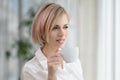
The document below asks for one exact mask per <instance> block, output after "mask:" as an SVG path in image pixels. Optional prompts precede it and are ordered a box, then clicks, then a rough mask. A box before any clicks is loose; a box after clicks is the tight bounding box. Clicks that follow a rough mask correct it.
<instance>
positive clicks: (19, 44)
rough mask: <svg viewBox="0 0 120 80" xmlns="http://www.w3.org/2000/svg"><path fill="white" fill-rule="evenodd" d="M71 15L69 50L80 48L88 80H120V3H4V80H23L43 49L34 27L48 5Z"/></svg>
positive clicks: (0, 65) (0, 66)
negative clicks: (36, 40)
mask: <svg viewBox="0 0 120 80" xmlns="http://www.w3.org/2000/svg"><path fill="white" fill-rule="evenodd" d="M47 1H49V2H56V3H58V4H60V5H62V6H63V7H64V8H65V9H66V10H67V12H68V14H69V15H70V23H69V26H70V35H69V37H68V38H69V39H68V42H67V44H66V45H67V46H78V47H79V48H80V61H81V64H82V68H83V75H84V80H120V76H119V75H120V62H119V61H120V36H119V34H120V0H0V80H20V74H21V70H22V66H23V65H24V63H25V62H26V61H28V60H29V59H31V58H32V57H33V56H34V52H35V51H36V49H37V48H38V47H39V46H38V45H36V44H34V43H33V42H32V40H31V23H32V20H33V17H34V15H35V12H36V11H37V9H38V8H39V7H40V6H41V5H42V4H43V3H45V2H47Z"/></svg>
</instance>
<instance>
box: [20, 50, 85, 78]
mask: <svg viewBox="0 0 120 80" xmlns="http://www.w3.org/2000/svg"><path fill="white" fill-rule="evenodd" d="M63 66H64V68H63V69H61V68H59V69H58V71H57V80H68V79H69V80H83V74H82V68H81V64H80V61H79V58H78V59H77V60H76V61H75V62H73V63H66V62H65V61H63ZM47 76H48V68H47V58H46V57H45V56H44V55H43V53H42V51H41V50H40V49H38V50H37V51H36V53H35V57H33V58H32V59H31V60H30V61H28V62H26V64H25V65H24V67H23V71H22V80H48V79H47Z"/></svg>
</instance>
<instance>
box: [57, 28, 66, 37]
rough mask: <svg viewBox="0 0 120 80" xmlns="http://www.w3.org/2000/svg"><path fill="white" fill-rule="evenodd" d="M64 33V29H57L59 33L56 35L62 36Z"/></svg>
mask: <svg viewBox="0 0 120 80" xmlns="http://www.w3.org/2000/svg"><path fill="white" fill-rule="evenodd" d="M64 35H65V31H64V29H59V33H58V36H60V37H62V36H64Z"/></svg>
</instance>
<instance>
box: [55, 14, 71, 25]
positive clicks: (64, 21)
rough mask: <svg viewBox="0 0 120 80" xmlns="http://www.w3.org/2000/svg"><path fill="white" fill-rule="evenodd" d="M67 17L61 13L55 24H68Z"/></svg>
mask: <svg viewBox="0 0 120 80" xmlns="http://www.w3.org/2000/svg"><path fill="white" fill-rule="evenodd" d="M68 21H69V20H68V17H67V15H66V14H62V15H60V16H59V17H58V18H57V19H56V21H55V25H64V24H68Z"/></svg>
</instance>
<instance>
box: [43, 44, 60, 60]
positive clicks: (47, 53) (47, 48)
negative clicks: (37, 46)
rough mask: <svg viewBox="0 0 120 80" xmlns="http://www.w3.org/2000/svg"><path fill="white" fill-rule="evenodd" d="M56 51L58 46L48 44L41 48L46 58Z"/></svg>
mask: <svg viewBox="0 0 120 80" xmlns="http://www.w3.org/2000/svg"><path fill="white" fill-rule="evenodd" d="M57 51H58V48H55V47H52V46H48V45H47V46H44V47H43V48H42V52H43V54H44V55H45V56H46V57H47V58H48V57H50V56H52V55H54V54H55V53H56V52H57Z"/></svg>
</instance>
